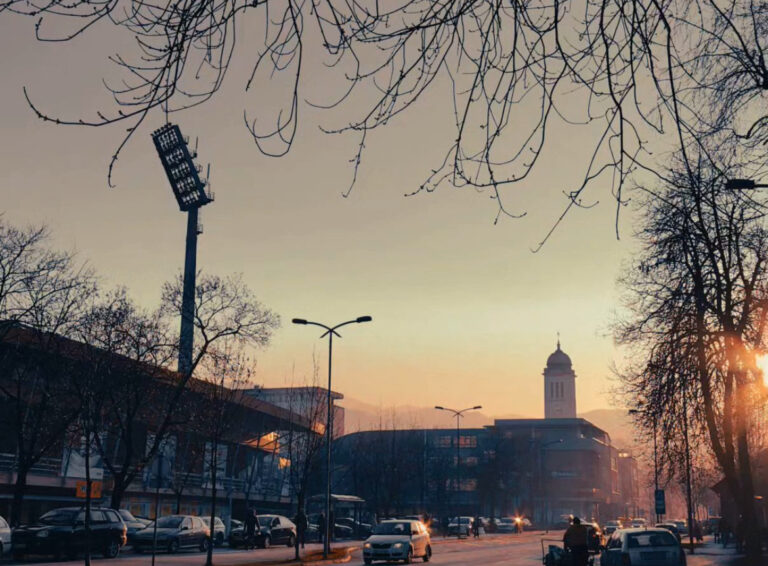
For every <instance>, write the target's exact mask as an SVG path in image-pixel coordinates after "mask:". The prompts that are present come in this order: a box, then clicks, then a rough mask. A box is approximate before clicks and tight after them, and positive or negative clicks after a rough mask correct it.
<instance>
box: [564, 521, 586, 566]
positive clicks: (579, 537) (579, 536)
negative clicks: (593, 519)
mask: <svg viewBox="0 0 768 566" xmlns="http://www.w3.org/2000/svg"><path fill="white" fill-rule="evenodd" d="M563 546H564V547H565V550H566V552H570V553H571V556H572V557H573V560H572V562H571V563H572V564H573V566H587V563H588V562H589V532H588V530H587V527H585V526H584V525H582V524H581V519H579V518H578V517H574V518H573V521H572V523H571V526H570V527H568V530H566V531H565V535H563Z"/></svg>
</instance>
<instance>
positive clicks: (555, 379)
mask: <svg viewBox="0 0 768 566" xmlns="http://www.w3.org/2000/svg"><path fill="white" fill-rule="evenodd" d="M575 377H576V374H575V372H574V371H573V369H572V367H571V360H570V358H569V357H568V355H567V354H566V353H565V352H563V351H562V349H561V347H560V344H559V342H558V344H557V349H556V350H555V352H553V353H552V354H551V355H550V356H549V358H548V360H547V367H546V368H545V370H544V389H545V415H546V416H545V418H543V419H508V420H507V419H505V420H497V421H495V422H494V424H493V425H491V426H487V427H484V428H481V429H465V430H461V432H460V434H459V436H458V437H457V433H456V431H455V430H452V429H430V430H426V429H420V430H380V431H366V432H359V433H354V434H350V435H347V436H344V437H342V438H339V439H337V440H336V442H335V444H334V459H335V465H334V487H333V489H334V491H335V492H337V493H353V494H355V495H358V496H360V497H362V498H364V499H365V500H366V501H368V503H369V504H370V505H371V506H372V507H373V508H374V510H375V511H376V512H377V513H378V514H379V515H380V516H392V515H402V514H411V513H418V512H427V513H430V514H432V515H435V516H446V515H456V514H466V515H476V514H480V515H482V516H491V517H493V516H496V517H498V516H504V515H512V514H523V515H525V516H527V517H529V518H531V520H532V521H534V522H536V523H537V524H539V525H554V524H557V523H561V522H563V521H565V520H567V518H568V516H570V515H576V516H581V517H585V518H587V519H594V520H598V521H605V520H608V519H611V518H615V517H619V516H628V515H629V516H636V515H637V514H638V511H639V510H638V505H637V499H638V495H637V493H638V489H637V462H636V461H635V459H634V458H632V456H631V454H629V453H627V452H623V451H620V450H618V449H617V448H616V447H614V446H613V445H612V444H611V438H610V436H609V435H608V433H606V432H605V431H604V430H602V429H600V428H598V427H597V426H595V425H593V424H592V423H590V422H588V421H586V420H584V419H580V418H577V417H576V389H575ZM550 415H558V416H557V417H552V416H550ZM630 511H631V513H630Z"/></svg>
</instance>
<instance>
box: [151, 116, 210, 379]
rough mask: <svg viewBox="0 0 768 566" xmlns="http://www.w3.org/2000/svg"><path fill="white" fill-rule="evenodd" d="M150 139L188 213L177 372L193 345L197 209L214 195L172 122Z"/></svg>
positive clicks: (186, 366) (183, 369)
mask: <svg viewBox="0 0 768 566" xmlns="http://www.w3.org/2000/svg"><path fill="white" fill-rule="evenodd" d="M152 141H153V142H155V148H156V149H157V153H158V155H159V156H160V162H161V163H162V164H163V169H165V174H166V175H167V176H168V181H169V182H170V183H171V189H173V194H174V196H175V197H176V202H178V204H179V209H180V210H181V211H182V212H186V213H187V245H186V252H185V255H184V291H183V294H182V299H181V334H180V336H179V365H178V371H179V372H180V373H187V372H189V371H190V370H191V369H192V347H193V345H194V326H193V322H194V316H195V274H196V272H197V236H198V234H201V233H202V230H201V229H200V226H199V224H198V210H199V208H200V207H201V206H205V205H206V204H208V203H209V202H212V201H213V194H212V193H210V192H209V191H206V190H205V188H206V185H208V180H207V179H200V172H201V169H200V166H199V165H196V164H195V162H194V159H195V158H196V157H197V150H195V151H194V152H193V153H190V152H189V148H188V144H189V139H188V138H185V137H184V136H182V135H181V130H180V129H179V127H178V126H177V125H175V124H166V125H165V126H163V127H162V128H160V129H159V130H155V131H154V132H153V133H152Z"/></svg>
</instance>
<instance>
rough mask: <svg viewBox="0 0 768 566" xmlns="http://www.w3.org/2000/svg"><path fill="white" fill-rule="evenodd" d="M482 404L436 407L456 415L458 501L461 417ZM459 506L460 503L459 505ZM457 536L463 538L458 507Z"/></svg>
mask: <svg viewBox="0 0 768 566" xmlns="http://www.w3.org/2000/svg"><path fill="white" fill-rule="evenodd" d="M482 408H483V407H482V405H475V406H474V407H467V408H466V409H461V410H460V411H457V410H456V409H449V408H448V407H441V406H440V405H435V409H437V410H439V411H448V412H449V413H453V416H454V417H456V494H457V495H456V500H457V502H458V499H459V497H458V493H459V491H460V489H461V473H460V471H459V470H460V466H461V420H460V419H461V417H463V416H464V413H466V412H467V411H476V410H477V409H482ZM457 507H458V505H457ZM456 536H457V537H458V538H461V522H460V518H459V512H458V509H457V510H456Z"/></svg>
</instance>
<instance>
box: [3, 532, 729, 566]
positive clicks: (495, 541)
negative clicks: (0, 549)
mask: <svg viewBox="0 0 768 566" xmlns="http://www.w3.org/2000/svg"><path fill="white" fill-rule="evenodd" d="M542 538H548V539H553V541H557V540H561V539H562V532H552V533H548V534H545V533H542V532H536V531H534V532H527V533H523V534H522V535H489V536H484V537H482V538H480V539H479V540H474V539H462V540H460V541H459V540H456V539H443V538H442V537H435V538H433V540H432V543H433V556H432V561H431V562H430V564H436V565H439V566H470V565H477V566H496V565H505V566H535V565H537V564H541V541H542ZM545 544H546V543H545ZM334 546H335V547H344V546H349V547H355V550H354V551H353V552H352V555H351V560H350V561H349V562H348V564H350V565H352V566H359V565H361V564H362V563H363V561H362V555H361V552H360V543H347V544H345V543H336V544H335V545H334ZM319 549H320V546H319V545H315V544H313V545H307V549H306V551H312V550H319ZM293 553H294V550H293V549H292V548H285V547H280V548H270V549H267V550H254V551H243V550H229V549H226V548H224V549H216V551H215V553H214V564H216V565H217V566H230V565H233V566H234V565H253V566H259V565H264V566H267V565H273V564H280V563H284V564H285V563H288V562H290V559H291V558H292V557H293ZM731 558H732V556H731V554H730V553H729V552H725V553H724V552H723V551H722V550H721V549H720V548H719V547H716V546H715V545H713V544H711V543H709V544H707V545H705V547H704V548H702V549H699V550H698V553H697V555H696V556H694V557H689V559H688V566H729V562H730V561H731ZM417 562H419V561H417ZM82 563H83V559H82V558H80V559H79V560H75V561H70V562H49V561H45V560H39V561H35V560H32V561H25V562H22V563H20V564H31V565H34V566H54V565H56V566H61V565H66V564H70V565H74V564H82ZM92 563H93V564H94V565H98V566H108V565H112V566H148V565H149V564H151V557H150V556H149V555H146V554H135V553H133V552H131V551H130V549H127V550H126V551H125V552H123V554H121V556H120V558H118V559H116V560H105V559H102V558H96V559H95V560H93V561H92ZM204 563H205V555H204V554H203V553H201V552H180V553H178V554H174V555H167V554H158V555H157V557H156V564H157V566H172V565H173V566H180V565H190V566H202V565H203V564H204ZM6 564H7V563H6ZM10 564H14V563H13V562H11V563H10ZM595 566H599V561H597V562H596V563H595Z"/></svg>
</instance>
